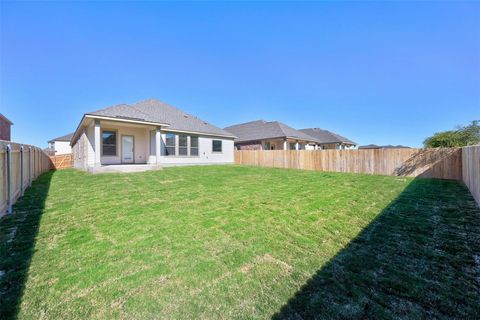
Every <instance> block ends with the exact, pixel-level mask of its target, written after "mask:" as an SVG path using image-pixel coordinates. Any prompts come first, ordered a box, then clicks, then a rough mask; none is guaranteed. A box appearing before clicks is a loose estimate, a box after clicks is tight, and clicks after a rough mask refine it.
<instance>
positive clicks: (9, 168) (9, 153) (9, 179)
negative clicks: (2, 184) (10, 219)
mask: <svg viewBox="0 0 480 320" xmlns="http://www.w3.org/2000/svg"><path fill="white" fill-rule="evenodd" d="M11 184H12V146H11V145H10V143H9V144H7V199H8V206H7V213H10V214H11V213H12V185H11Z"/></svg>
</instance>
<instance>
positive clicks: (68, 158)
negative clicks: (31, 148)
mask: <svg viewBox="0 0 480 320" xmlns="http://www.w3.org/2000/svg"><path fill="white" fill-rule="evenodd" d="M50 160H51V161H52V165H53V168H54V169H56V170H58V169H66V168H73V155H72V154H71V153H67V154H59V155H56V156H50Z"/></svg>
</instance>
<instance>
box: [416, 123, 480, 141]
mask: <svg viewBox="0 0 480 320" xmlns="http://www.w3.org/2000/svg"><path fill="white" fill-rule="evenodd" d="M423 144H424V146H425V147H426V148H440V147H442V148H449V147H464V146H470V145H474V144H480V121H479V120H474V121H472V122H471V123H470V124H469V125H468V126H465V127H458V128H457V129H456V130H449V131H442V132H437V133H435V134H434V135H433V136H431V137H428V138H427V139H425V141H423Z"/></svg>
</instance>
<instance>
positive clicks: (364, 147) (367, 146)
mask: <svg viewBox="0 0 480 320" xmlns="http://www.w3.org/2000/svg"><path fill="white" fill-rule="evenodd" d="M358 149H410V147H407V146H402V145H397V146H393V145H391V144H388V145H385V146H378V145H376V144H367V145H365V146H360V147H358Z"/></svg>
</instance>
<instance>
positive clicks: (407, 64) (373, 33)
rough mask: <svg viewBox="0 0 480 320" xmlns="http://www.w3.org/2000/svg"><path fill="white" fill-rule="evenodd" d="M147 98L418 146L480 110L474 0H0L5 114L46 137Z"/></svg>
mask: <svg viewBox="0 0 480 320" xmlns="http://www.w3.org/2000/svg"><path fill="white" fill-rule="evenodd" d="M151 97H155V98H158V99H160V100H162V101H165V102H167V103H170V104H173V105H175V106H177V107H179V108H181V109H183V110H185V111H186V112H189V113H192V114H195V115H197V116H199V117H201V118H203V119H204V120H207V121H209V122H211V123H213V124H215V125H217V126H220V127H225V126H228V125H231V124H234V123H239V122H245V121H250V120H256V119H265V120H279V121H282V122H285V123H287V124H289V125H291V126H293V127H296V128H303V127H321V128H326V129H329V130H332V131H335V132H338V133H340V134H342V135H345V136H347V137H349V138H351V139H353V140H355V141H357V142H359V143H360V144H368V143H376V144H405V145H410V146H421V143H422V141H423V139H424V138H425V137H427V136H429V135H431V134H432V133H433V132H435V131H441V130H446V129H451V128H453V127H455V126H456V125H459V124H467V123H468V122H469V121H470V120H474V119H480V3H474V2H439V3H433V2H405V3H399V2H388V3H381V2H365V3H358V2H322V3H313V2H305V3H296V2H295V3H293V2H292V3H288V2H281V3H273V2H259V3H256V2H245V3H227V2H212V3H159V2H87V3H79V2H73V3H71V2H70V3H66V2H44V3H42V2H31V3H29V2H21V3H19V2H1V3H0V112H1V113H3V114H4V115H6V116H7V117H8V118H10V119H11V120H12V121H13V122H14V123H15V124H14V126H13V129H12V130H13V140H15V141H18V142H24V143H31V144H36V145H39V146H46V141H47V140H49V139H50V138H53V137H56V136H60V135H63V134H66V133H69V132H71V131H74V129H75V128H76V126H77V124H78V122H79V121H80V118H81V116H82V115H83V113H85V112H88V111H93V110H96V109H100V108H103V107H106V106H109V105H112V104H117V103H129V102H136V101H139V100H143V99H147V98H151Z"/></svg>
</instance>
